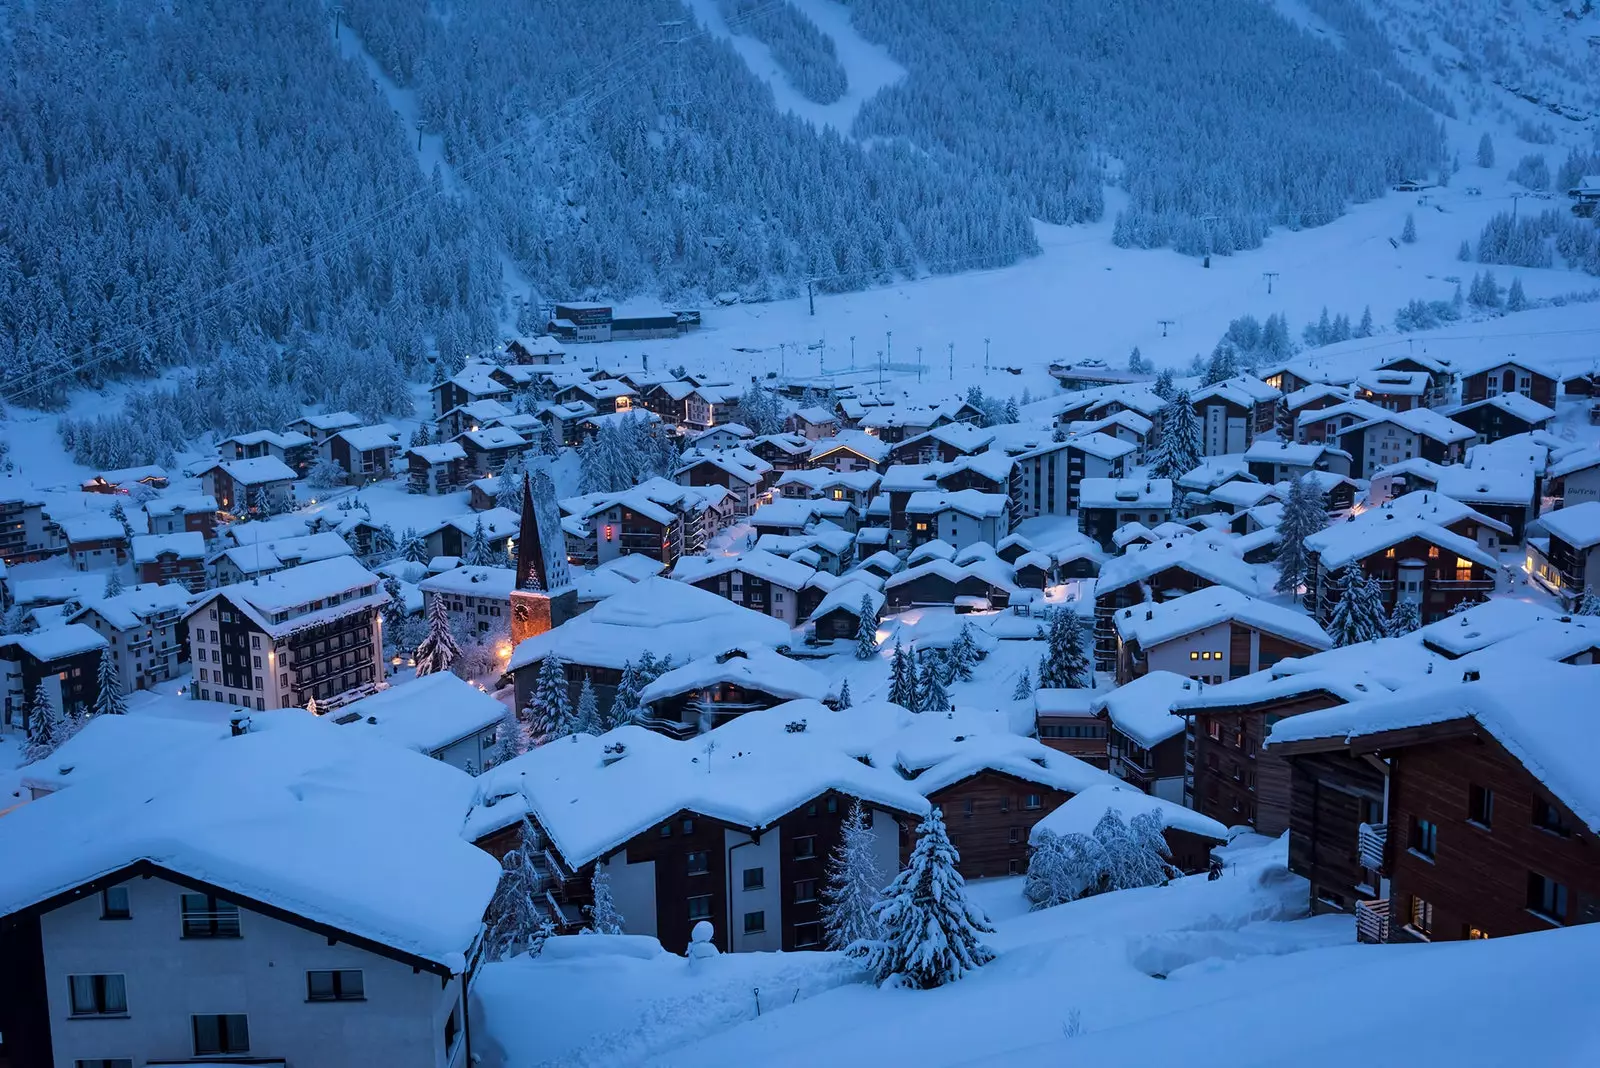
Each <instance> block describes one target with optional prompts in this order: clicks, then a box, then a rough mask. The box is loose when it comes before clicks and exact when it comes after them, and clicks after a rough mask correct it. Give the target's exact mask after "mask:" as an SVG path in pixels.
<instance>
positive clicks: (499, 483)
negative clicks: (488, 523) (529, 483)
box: [494, 453, 526, 515]
mask: <svg viewBox="0 0 1600 1068" xmlns="http://www.w3.org/2000/svg"><path fill="white" fill-rule="evenodd" d="M525 469H526V468H525V466H524V463H523V459H522V454H521V453H512V454H511V458H510V459H508V460H507V461H506V465H505V466H504V467H503V468H501V469H500V474H499V475H498V476H496V478H495V493H494V505H495V507H496V508H504V509H506V510H508V511H510V512H512V513H514V514H516V515H521V514H522V473H523V471H524V470H525Z"/></svg>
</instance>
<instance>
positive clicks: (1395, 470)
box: [1372, 456, 1446, 485]
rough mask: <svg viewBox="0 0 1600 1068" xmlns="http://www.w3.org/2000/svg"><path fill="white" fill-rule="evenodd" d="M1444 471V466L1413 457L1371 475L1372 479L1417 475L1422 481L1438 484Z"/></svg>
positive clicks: (1420, 457)
mask: <svg viewBox="0 0 1600 1068" xmlns="http://www.w3.org/2000/svg"><path fill="white" fill-rule="evenodd" d="M1445 470H1446V468H1445V465H1444V464H1439V463H1434V462H1433V461H1432V460H1429V459H1427V458H1425V457H1422V456H1413V457H1412V458H1411V459H1409V460H1401V461H1400V462H1398V463H1392V464H1389V465H1388V466H1386V467H1380V468H1378V469H1377V470H1376V471H1374V472H1373V473H1372V477H1373V478H1374V479H1377V478H1382V477H1385V476H1393V475H1417V476H1419V477H1421V478H1422V479H1423V480H1424V481H1426V482H1430V483H1433V484H1435V485H1437V484H1438V481H1439V475H1440V474H1441V473H1442V472H1444V471H1445Z"/></svg>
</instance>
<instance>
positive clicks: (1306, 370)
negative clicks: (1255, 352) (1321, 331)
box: [1261, 360, 1354, 395]
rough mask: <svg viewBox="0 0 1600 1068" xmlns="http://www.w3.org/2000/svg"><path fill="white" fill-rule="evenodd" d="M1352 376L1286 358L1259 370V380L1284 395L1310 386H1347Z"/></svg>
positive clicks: (1304, 361) (1303, 361) (1307, 362)
mask: <svg viewBox="0 0 1600 1068" xmlns="http://www.w3.org/2000/svg"><path fill="white" fill-rule="evenodd" d="M1353 378H1354V376H1352V375H1345V376H1341V375H1337V374H1330V373H1328V372H1327V371H1324V370H1322V369H1320V368H1317V367H1314V366H1313V365H1312V364H1311V363H1310V362H1309V361H1306V360H1288V361H1286V362H1283V363H1278V364H1274V365H1272V366H1270V367H1267V368H1265V369H1264V370H1262V372H1261V381H1263V382H1265V383H1266V384H1267V385H1269V386H1271V387H1272V388H1273V389H1276V390H1278V391H1279V392H1281V393H1284V394H1286V395H1287V394H1290V393H1296V392H1299V391H1300V390H1302V389H1306V388H1308V387H1310V386H1319V385H1320V386H1347V385H1349V384H1350V382H1351V381H1352V379H1353Z"/></svg>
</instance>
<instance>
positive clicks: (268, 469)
mask: <svg viewBox="0 0 1600 1068" xmlns="http://www.w3.org/2000/svg"><path fill="white" fill-rule="evenodd" d="M219 467H220V468H221V469H222V471H223V473H224V474H226V475H227V476H228V477H229V478H231V479H233V480H234V481H235V482H237V483H239V484H240V485H243V486H264V485H267V484H268V483H271V482H292V481H293V480H294V479H295V477H296V476H295V473H294V468H292V467H290V466H289V465H288V464H286V463H284V462H283V461H282V460H280V459H278V458H277V457H276V456H258V457H256V458H255V459H253V460H218V461H215V462H213V463H209V464H206V465H205V466H204V467H202V468H200V470H199V471H197V472H195V473H196V474H199V475H204V474H208V473H209V472H211V471H215V470H216V469H217V468H219Z"/></svg>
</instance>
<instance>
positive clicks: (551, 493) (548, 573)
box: [511, 471, 578, 647]
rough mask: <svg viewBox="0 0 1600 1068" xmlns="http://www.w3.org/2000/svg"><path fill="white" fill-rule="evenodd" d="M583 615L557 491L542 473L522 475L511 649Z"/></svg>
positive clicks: (512, 592)
mask: <svg viewBox="0 0 1600 1068" xmlns="http://www.w3.org/2000/svg"><path fill="white" fill-rule="evenodd" d="M577 614H578V590H577V587H575V586H574V585H573V584H572V574H571V572H570V571H569V570H568V568H567V540H566V534H565V533H564V532H563V531H562V529H561V510H560V509H559V508H557V507H556V488H555V484H554V483H552V482H551V481H550V476H549V475H547V474H545V473H544V472H543V471H540V472H539V473H538V474H536V475H534V476H532V477H531V478H530V477H529V476H528V475H527V474H526V473H524V474H523V476H522V524H521V529H520V530H519V531H518V532H517V588H516V589H514V590H512V591H511V644H512V646H513V647H515V646H516V645H517V644H518V643H519V642H521V641H522V640H523V639H525V638H532V637H534V636H535V635H539V634H543V633H544V632H545V631H547V630H552V629H554V628H555V627H559V626H561V624H563V623H565V622H566V621H567V620H569V619H571V618H572V617H573V616H575V615H577Z"/></svg>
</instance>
